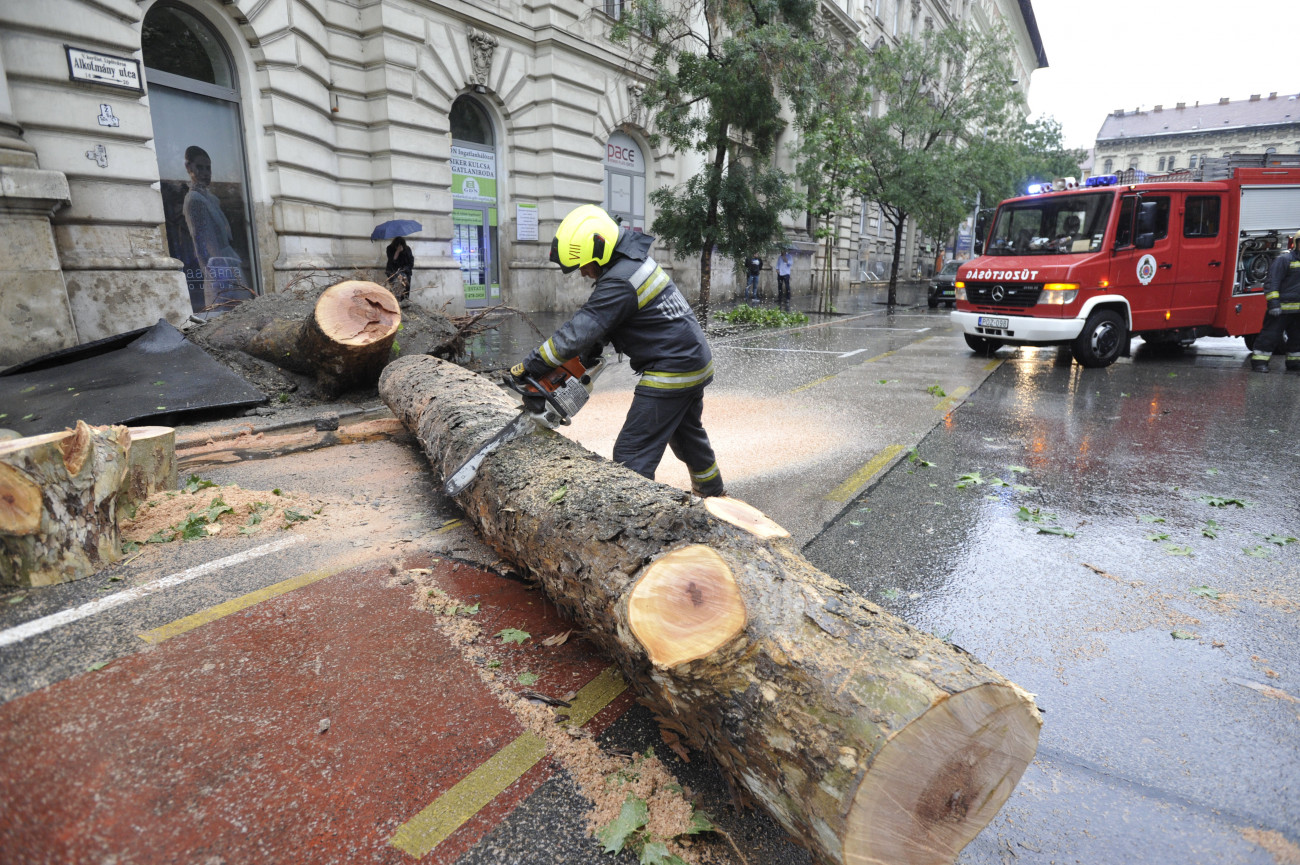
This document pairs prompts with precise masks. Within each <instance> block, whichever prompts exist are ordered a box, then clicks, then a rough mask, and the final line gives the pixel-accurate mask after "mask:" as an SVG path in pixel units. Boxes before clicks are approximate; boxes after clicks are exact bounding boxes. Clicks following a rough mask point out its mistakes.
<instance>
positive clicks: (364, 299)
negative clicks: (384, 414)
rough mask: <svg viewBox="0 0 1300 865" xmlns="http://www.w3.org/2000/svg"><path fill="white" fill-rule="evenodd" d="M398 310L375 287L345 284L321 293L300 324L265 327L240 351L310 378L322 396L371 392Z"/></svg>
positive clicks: (399, 319) (393, 334)
mask: <svg viewBox="0 0 1300 865" xmlns="http://www.w3.org/2000/svg"><path fill="white" fill-rule="evenodd" d="M401 324H402V309H401V307H400V306H399V305H398V303H397V298H395V297H393V294H392V292H390V291H389V290H388V289H386V288H384V287H383V286H381V285H378V284H377V283H373V282H365V281H363V280H357V279H350V280H347V281H345V282H340V283H338V284H336V285H331V286H330V287H329V288H327V289H325V290H324V291H323V292H321V295H320V298H319V299H317V301H316V307H315V309H314V310H313V312H312V314H311V315H309V316H307V318H306V320H304V321H301V322H299V321H293V320H275V321H271V322H269V323H267V324H266V325H265V326H264V327H262V328H261V329H260V330H259V331H258V332H257V333H256V334H254V335H252V336H251V337H249V338H248V340H247V342H246V343H245V344H243V345H241V346H240V348H242V350H243V351H245V352H247V353H248V354H251V355H253V356H254V357H259V358H261V359H262V360H265V361H269V362H271V363H273V364H275V365H276V366H279V367H283V368H284V369H287V370H290V371H292V372H297V373H301V374H303V375H311V376H315V378H316V386H317V388H318V389H319V390H320V391H321V393H322V394H323V395H324V396H326V397H335V396H338V395H339V394H340V393H343V392H344V391H347V390H351V389H353V388H357V387H371V386H373V385H374V383H375V381H376V379H378V378H379V371H380V370H381V369H383V367H384V364H386V363H387V362H388V360H389V355H390V354H391V353H392V350H393V340H394V339H395V338H396V336H397V330H398V328H399V327H400V326H401Z"/></svg>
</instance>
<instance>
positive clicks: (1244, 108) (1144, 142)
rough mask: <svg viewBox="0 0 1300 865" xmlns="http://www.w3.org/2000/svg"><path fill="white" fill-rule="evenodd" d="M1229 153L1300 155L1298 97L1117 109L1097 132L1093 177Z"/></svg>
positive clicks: (1184, 165)
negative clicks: (1131, 109)
mask: <svg viewBox="0 0 1300 865" xmlns="http://www.w3.org/2000/svg"><path fill="white" fill-rule="evenodd" d="M1233 153H1281V154H1294V153H1300V95H1297V94H1290V95H1281V96H1279V95H1278V94H1277V93H1270V94H1268V95H1267V96H1263V95H1261V94H1256V95H1254V96H1251V97H1250V98H1249V99H1240V100H1237V101H1235V102H1234V101H1232V100H1230V99H1220V100H1219V101H1218V102H1217V103H1210V102H1207V103H1205V104H1201V103H1200V102H1196V103H1194V104H1192V105H1187V104H1186V103H1184V102H1179V103H1178V104H1177V105H1175V106H1174V107H1172V108H1168V107H1165V106H1163V105H1157V106H1155V107H1154V108H1152V109H1150V110H1146V111H1144V110H1141V109H1138V110H1134V111H1126V110H1124V109H1122V108H1120V109H1116V110H1115V111H1114V112H1112V113H1111V114H1109V115H1107V117H1106V120H1105V121H1104V122H1103V123H1102V125H1101V129H1100V131H1098V133H1097V143H1096V146H1095V148H1094V160H1093V161H1094V165H1093V173H1094V174H1114V173H1117V172H1121V171H1125V170H1127V169H1130V168H1133V169H1136V170H1138V171H1143V172H1146V173H1147V174H1164V173H1167V172H1170V171H1180V170H1183V169H1195V168H1197V167H1198V166H1199V165H1200V163H1201V162H1202V161H1203V160H1205V159H1207V158H1210V157H1222V156H1228V155H1230V154H1233Z"/></svg>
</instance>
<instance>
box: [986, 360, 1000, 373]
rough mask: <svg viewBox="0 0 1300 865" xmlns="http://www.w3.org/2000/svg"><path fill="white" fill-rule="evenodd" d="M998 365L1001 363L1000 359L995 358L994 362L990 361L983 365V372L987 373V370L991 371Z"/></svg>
mask: <svg viewBox="0 0 1300 865" xmlns="http://www.w3.org/2000/svg"><path fill="white" fill-rule="evenodd" d="M1000 363H1002V358H997V359H996V360H991V361H989V362H988V363H986V364H984V371H985V372H988V371H989V370H991V369H993V368H994V367H996V366H997V365H998V364H1000Z"/></svg>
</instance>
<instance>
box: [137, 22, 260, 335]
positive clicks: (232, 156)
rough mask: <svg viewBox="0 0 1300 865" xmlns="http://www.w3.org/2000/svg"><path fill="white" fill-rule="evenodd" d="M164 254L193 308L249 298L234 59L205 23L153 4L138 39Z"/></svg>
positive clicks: (253, 287)
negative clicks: (179, 273) (175, 262)
mask: <svg viewBox="0 0 1300 865" xmlns="http://www.w3.org/2000/svg"><path fill="white" fill-rule="evenodd" d="M140 43H141V51H142V54H143V55H144V67H145V81H146V83H147V84H148V86H149V115H150V118H151V119H152V121H153V131H154V140H153V149H154V152H155V154H156V156H157V159H158V178H159V181H160V183H159V190H160V192H161V193H162V204H163V228H164V229H165V231H166V232H167V249H168V252H169V253H170V254H171V256H172V257H173V258H177V259H179V260H180V261H181V262H182V264H183V265H184V270H185V282H186V287H187V289H188V292H189V298H190V305H191V307H192V308H193V309H194V311H195V312H204V311H214V312H220V311H224V310H226V309H229V308H230V307H231V306H232V305H234V304H236V303H238V302H240V301H242V300H247V299H249V298H251V297H254V296H255V295H256V294H257V267H256V258H255V253H256V248H255V246H254V241H253V218H252V208H251V207H249V200H250V196H249V194H248V175H247V171H246V166H245V154H244V128H243V122H242V118H241V114H240V95H239V87H238V81H237V79H236V76H235V72H234V63H233V62H232V61H231V59H230V55H229V54H228V53H227V51H226V46H225V43H224V42H222V40H221V38H220V37H219V36H217V34H216V32H215V31H214V30H213V29H212V27H211V25H209V24H208V23H207V21H205V20H204V19H203V18H201V17H199V16H198V15H197V14H195V13H194V12H191V11H190V10H189V9H186V8H184V7H181V6H173V5H168V4H164V3H159V4H157V5H155V6H154V7H152V8H151V9H150V10H149V13H148V14H147V15H145V18H144V23H143V25H142V28H141V34H140Z"/></svg>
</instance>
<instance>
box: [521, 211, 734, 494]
mask: <svg viewBox="0 0 1300 865" xmlns="http://www.w3.org/2000/svg"><path fill="white" fill-rule="evenodd" d="M652 243H654V238H653V237H651V236H650V235H648V234H642V233H640V232H634V231H630V230H629V229H627V228H620V227H619V225H618V223H616V222H615V221H614V220H613V218H612V217H610V215H609V214H608V213H606V212H605V211H604V210H602V209H601V208H599V207H596V206H595V205H593V204H584V205H582V206H581V207H578V208H577V209H575V210H573V211H571V212H570V213H569V215H568V216H566V217H564V220H563V221H562V222H561V223H560V227H559V228H558V229H557V230H556V232H555V239H554V240H553V241H552V242H551V256H550V260H551V261H553V262H555V263H556V264H558V265H559V266H560V269H561V270H563V271H564V272H565V273H572V272H573V271H575V270H578V271H580V272H581V273H582V275H583V276H585V277H587V278H588V279H591V280H594V281H595V285H594V286H593V287H592V291H591V296H590V297H589V298H588V299H587V302H586V303H585V304H583V306H582V308H581V309H579V310H578V311H577V312H576V313H575V314H574V316H573V318H571V319H569V320H568V321H567V322H565V323H564V324H562V325H560V327H559V329H558V330H556V331H555V334H554V335H553V336H551V338H550V339H548V340H546V342H544V343H542V345H541V346H540V347H539V348H536V349H534V350H533V351H531V352H529V353H528V356H527V357H526V358H524V360H523V362H522V363H519V364H516V365H515V366H514V367H513V368H511V370H510V372H511V374H512V375H514V376H515V377H516V379H519V378H521V377H524V376H534V377H538V376H542V375H545V374H546V373H547V372H549V371H550V370H552V369H554V368H555V367H557V366H560V365H561V364H563V363H564V362H565V361H567V360H568V359H569V358H573V357H578V356H588V355H592V354H597V355H598V354H600V351H601V348H602V346H603V345H604V344H605V343H606V342H610V343H612V344H613V346H614V349H615V350H616V351H618V352H619V353H620V354H626V355H627V356H628V360H629V361H630V362H631V364H632V370H633V371H634V372H636V373H638V374H640V376H641V380H640V381H639V382H638V383H637V386H636V390H635V391H633V396H632V406H631V408H629V409H628V413H627V419H626V420H625V421H624V422H623V428H622V429H621V430H620V431H619V434H618V439H617V440H616V441H615V442H614V453H613V457H614V462H616V463H619V464H620V465H624V466H627V467H628V468H630V469H631V470H632V471H634V472H636V473H637V474H639V475H642V476H644V477H647V478H650V479H651V480H654V476H655V469H656V468H658V466H659V461H660V460H661V459H662V458H663V455H664V448H665V447H671V448H672V449H673V453H674V454H676V455H677V458H678V459H680V460H681V461H682V462H684V463H685V464H686V467H687V468H688V469H689V470H690V473H691V489H692V491H693V492H694V493H695V494H696V495H699V496H722V495H726V493H725V491H724V490H723V486H722V475H721V473H720V472H719V471H718V463H717V459H716V458H715V457H714V454H713V447H712V445H710V444H709V436H708V433H706V432H705V431H704V425H703V422H702V420H701V415H702V413H703V409H704V387H705V385H707V384H708V383H709V382H711V381H713V354H712V352H710V350H709V343H708V340H707V339H705V336H704V331H703V329H702V328H701V327H700V323H699V321H697V320H696V318H695V313H694V312H692V311H691V307H690V305H689V304H688V303H687V302H686V298H684V297H683V296H682V293H681V292H680V291H679V290H678V289H677V286H676V285H675V284H674V283H673V281H672V280H671V279H669V277H668V274H666V273H664V270H663V268H662V267H660V266H659V265H658V264H656V263H655V260H654V259H653V258H651V257H650V245H651V244H652Z"/></svg>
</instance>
